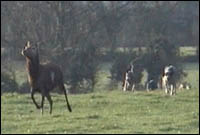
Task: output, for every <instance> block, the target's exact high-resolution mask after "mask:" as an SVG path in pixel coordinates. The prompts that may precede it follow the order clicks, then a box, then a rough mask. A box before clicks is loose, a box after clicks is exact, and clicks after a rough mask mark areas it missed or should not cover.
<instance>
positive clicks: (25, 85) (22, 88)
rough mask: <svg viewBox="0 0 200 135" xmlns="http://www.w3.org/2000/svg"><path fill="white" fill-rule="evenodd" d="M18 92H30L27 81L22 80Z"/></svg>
mask: <svg viewBox="0 0 200 135" xmlns="http://www.w3.org/2000/svg"><path fill="white" fill-rule="evenodd" d="M18 92H19V93H29V92H30V85H29V83H28V82H24V83H22V84H21V85H20V86H19V91H18Z"/></svg>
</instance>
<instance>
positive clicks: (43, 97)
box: [41, 95, 45, 114]
mask: <svg viewBox="0 0 200 135" xmlns="http://www.w3.org/2000/svg"><path fill="white" fill-rule="evenodd" d="M44 100H45V96H44V95H42V101H41V108H42V110H41V111H42V114H43V106H44Z"/></svg>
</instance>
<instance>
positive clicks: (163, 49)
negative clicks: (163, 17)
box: [144, 37, 185, 82]
mask: <svg viewBox="0 0 200 135" xmlns="http://www.w3.org/2000/svg"><path fill="white" fill-rule="evenodd" d="M144 60H145V68H146V70H147V73H148V77H147V81H149V80H151V79H153V80H155V82H158V81H159V79H160V78H159V77H160V76H161V74H162V72H163V69H164V67H165V66H167V65H169V64H172V65H174V66H175V67H176V68H177V80H179V79H181V77H182V75H183V74H184V73H183V71H182V69H181V68H180V66H179V63H180V57H179V49H178V47H177V46H176V45H174V44H172V43H170V42H169V41H168V40H167V39H165V38H163V37H159V38H157V39H154V40H152V42H151V43H150V45H149V46H148V48H147V53H146V55H145V57H144ZM184 75H185V74H184Z"/></svg>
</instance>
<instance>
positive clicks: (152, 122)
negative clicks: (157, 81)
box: [1, 63, 199, 134]
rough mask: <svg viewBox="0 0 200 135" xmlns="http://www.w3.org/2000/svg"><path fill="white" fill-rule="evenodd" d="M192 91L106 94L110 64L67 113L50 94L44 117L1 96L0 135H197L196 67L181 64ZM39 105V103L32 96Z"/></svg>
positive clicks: (16, 97) (60, 98)
mask: <svg viewBox="0 0 200 135" xmlns="http://www.w3.org/2000/svg"><path fill="white" fill-rule="evenodd" d="M183 66H184V69H185V70H186V71H187V72H188V77H187V78H185V79H186V80H187V81H189V82H190V83H191V84H192V89H191V90H178V91H177V95H176V96H172V97H171V96H168V95H165V94H164V92H163V91H162V90H156V91H152V92H149V93H147V92H146V91H136V92H135V93H132V92H122V91H120V90H119V89H117V90H113V91H109V90H108V89H107V87H106V85H107V84H108V83H109V82H108V81H109V79H108V78H107V76H108V75H109V74H108V73H109V72H108V69H109V67H110V65H109V64H107V65H103V66H102V69H103V70H102V71H100V72H99V75H98V77H99V82H98V83H97V86H96V90H95V92H94V93H90V94H80V95H69V101H70V104H71V106H72V109H73V112H72V113H69V112H68V110H67V107H66V102H65V99H64V95H58V94H55V93H52V98H53V101H54V104H53V114H52V115H49V104H48V102H47V100H46V101H45V110H44V115H43V116H42V114H41V113H40V110H37V109H36V108H35V106H34V105H33V103H32V100H31V98H30V95H29V94H24V95H20V94H16V93H14V94H11V93H10V94H4V95H3V96H1V133H3V134H4V133H135V134H136V133H146V134H148V133H156V134H158V133H161V134H164V133H167V134H168V133H173V134H179V133H184V134H190V133H195V134H198V133H199V64H194V63H187V64H183ZM36 98H37V101H38V102H40V100H41V97H40V96H39V95H37V96H36Z"/></svg>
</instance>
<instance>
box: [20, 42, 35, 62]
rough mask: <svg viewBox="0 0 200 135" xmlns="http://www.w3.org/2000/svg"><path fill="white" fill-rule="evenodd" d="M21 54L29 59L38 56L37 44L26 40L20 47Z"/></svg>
mask: <svg viewBox="0 0 200 135" xmlns="http://www.w3.org/2000/svg"><path fill="white" fill-rule="evenodd" d="M21 54H22V55H23V56H25V57H28V58H29V59H34V58H35V57H38V46H37V45H31V44H30V41H28V42H27V43H26V44H25V46H24V48H23V49H22V51H21Z"/></svg>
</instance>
